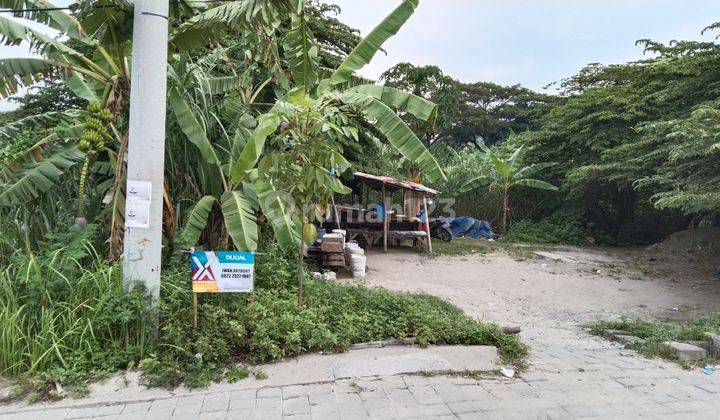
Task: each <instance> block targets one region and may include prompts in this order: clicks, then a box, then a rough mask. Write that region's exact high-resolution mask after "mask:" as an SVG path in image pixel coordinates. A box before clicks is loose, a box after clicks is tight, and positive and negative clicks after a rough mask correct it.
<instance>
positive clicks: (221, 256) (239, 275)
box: [190, 251, 255, 329]
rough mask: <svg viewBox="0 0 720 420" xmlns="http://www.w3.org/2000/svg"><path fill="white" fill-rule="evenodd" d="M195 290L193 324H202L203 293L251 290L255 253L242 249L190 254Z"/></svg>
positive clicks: (249, 291)
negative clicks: (199, 298)
mask: <svg viewBox="0 0 720 420" xmlns="http://www.w3.org/2000/svg"><path fill="white" fill-rule="evenodd" d="M190 272H191V275H192V291H193V327H194V328H195V329H197V326H198V309H197V308H198V294H199V293H251V292H252V290H253V281H254V272H255V254H253V253H252V252H242V251H218V252H214V251H193V252H191V253H190Z"/></svg>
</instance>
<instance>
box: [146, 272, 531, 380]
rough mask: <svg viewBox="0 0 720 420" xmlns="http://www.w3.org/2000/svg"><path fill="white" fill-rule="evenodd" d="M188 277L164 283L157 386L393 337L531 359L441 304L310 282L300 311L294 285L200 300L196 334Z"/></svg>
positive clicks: (154, 370) (512, 342)
mask: <svg viewBox="0 0 720 420" xmlns="http://www.w3.org/2000/svg"><path fill="white" fill-rule="evenodd" d="M267 264H272V265H273V266H274V268H275V275H279V276H281V277H284V276H285V275H286V274H287V275H288V280H289V279H292V278H294V274H291V273H292V270H291V266H290V265H289V263H287V264H288V265H287V266H284V265H283V263H280V262H279V260H273V261H269V262H267ZM258 270H259V271H260V272H263V271H265V270H266V268H263V267H258ZM186 271H187V270H184V269H178V270H176V271H175V272H174V273H168V274H167V275H166V277H165V278H164V284H163V295H162V300H161V320H163V321H162V324H161V342H160V343H159V347H160V348H161V349H162V352H159V353H158V354H157V355H156V357H154V358H152V359H149V360H147V361H145V362H143V365H142V367H143V377H144V379H145V381H146V383H147V384H148V385H151V386H167V387H174V386H176V385H179V384H180V383H185V384H186V386H189V387H198V386H204V385H207V384H208V383H209V382H210V381H215V380H220V379H222V378H223V372H224V371H225V370H226V369H227V368H228V366H229V365H231V364H233V363H237V362H247V363H256V362H265V361H270V360H277V359H281V358H285V357H289V356H294V355H298V354H302V353H305V352H311V351H312V352H315V351H322V352H328V353H329V352H341V351H345V350H347V348H348V347H349V346H350V345H351V344H354V343H360V342H367V341H378V340H388V339H392V338H396V339H402V338H413V339H414V341H415V343H416V344H417V345H419V346H427V345H429V344H466V345H470V344H486V345H495V346H497V347H498V348H499V349H500V351H501V354H502V355H503V356H505V357H507V358H508V359H519V358H521V357H523V356H524V354H525V350H524V348H523V347H522V346H521V345H520V342H519V341H518V339H517V337H516V336H512V335H507V334H503V333H502V332H501V331H500V330H499V328H498V327H497V326H496V325H492V324H484V323H481V322H478V321H477V320H475V319H472V318H470V317H468V316H466V315H465V314H464V313H463V312H462V311H461V310H460V309H458V308H456V307H454V306H452V305H450V304H449V303H447V302H445V301H443V300H441V299H438V298H436V297H432V296H428V295H424V294H411V293H401V292H392V291H389V290H386V289H382V288H368V287H365V286H362V285H347V284H338V283H334V282H327V281H322V280H313V279H307V280H306V283H305V289H304V290H305V293H304V298H303V300H304V304H303V305H298V304H297V296H296V289H295V287H294V285H293V284H289V285H288V286H287V287H277V288H270V289H264V288H259V289H257V290H256V291H255V292H254V296H253V297H252V300H251V299H250V297H249V296H238V295H227V296H226V295H201V296H200V307H199V313H200V325H199V328H198V330H197V331H194V330H193V329H192V311H191V304H190V302H191V299H192V294H191V292H190V290H189V287H188V285H187V283H188V279H187V272H186ZM178 343H181V345H178Z"/></svg>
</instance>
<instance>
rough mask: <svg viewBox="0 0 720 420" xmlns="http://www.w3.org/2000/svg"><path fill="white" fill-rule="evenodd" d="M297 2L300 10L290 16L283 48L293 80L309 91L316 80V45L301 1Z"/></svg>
mask: <svg viewBox="0 0 720 420" xmlns="http://www.w3.org/2000/svg"><path fill="white" fill-rule="evenodd" d="M298 3H299V4H300V10H299V11H297V13H296V14H294V15H293V17H292V26H291V28H290V31H288V33H287V34H286V35H285V38H284V40H283V49H284V53H285V60H286V61H287V66H288V68H289V69H290V73H291V74H292V78H293V81H294V82H295V84H296V85H297V86H305V90H306V91H307V92H311V91H312V90H313V89H315V85H316V84H317V80H318V72H319V70H318V69H319V66H318V45H317V41H316V40H315V36H314V35H313V33H312V31H311V30H310V27H309V25H308V21H307V17H306V16H305V10H304V7H302V4H303V3H302V2H298Z"/></svg>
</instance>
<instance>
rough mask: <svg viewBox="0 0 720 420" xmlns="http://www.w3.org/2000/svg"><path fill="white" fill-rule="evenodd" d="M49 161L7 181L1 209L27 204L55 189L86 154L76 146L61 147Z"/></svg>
mask: <svg viewBox="0 0 720 420" xmlns="http://www.w3.org/2000/svg"><path fill="white" fill-rule="evenodd" d="M52 151H53V152H54V153H53V154H52V155H51V156H50V157H48V158H47V159H44V160H41V161H40V162H36V163H35V164H33V165H31V166H30V167H28V168H24V169H23V170H21V171H20V172H18V173H17V174H15V177H14V178H12V179H8V180H5V182H4V185H2V188H1V189H2V190H3V191H2V192H1V193H0V207H2V206H10V205H15V204H21V203H27V202H29V201H32V200H34V199H36V198H37V197H39V196H40V195H41V194H42V193H44V192H45V191H47V190H49V189H51V188H53V187H55V186H56V185H57V183H58V182H60V178H61V176H62V175H63V174H64V173H65V172H66V171H67V170H68V169H69V168H71V167H72V166H74V165H75V164H77V163H78V162H81V161H83V160H84V159H85V154H84V153H82V152H81V151H80V150H78V149H77V147H75V146H74V145H72V146H65V147H59V148H55V149H53V150H52Z"/></svg>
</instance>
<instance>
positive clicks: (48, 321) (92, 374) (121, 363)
mask: <svg viewBox="0 0 720 420" xmlns="http://www.w3.org/2000/svg"><path fill="white" fill-rule="evenodd" d="M88 229H90V230H86V231H84V232H81V231H76V232H75V234H74V236H71V237H67V238H66V239H67V240H66V241H64V242H65V245H64V246H62V247H57V248H53V247H50V248H49V249H48V250H47V251H46V252H44V253H42V254H39V255H35V254H25V253H22V252H18V253H16V254H15V255H13V256H12V257H11V259H10V263H9V264H8V265H7V266H6V267H4V269H3V271H1V272H0V375H7V376H9V377H14V378H20V379H21V381H20V386H21V387H22V389H23V394H24V395H29V394H37V398H58V397H62V396H64V395H75V396H79V395H83V394H85V393H87V386H86V383H87V382H88V381H90V380H97V379H102V378H105V377H107V376H108V375H110V374H111V373H113V372H115V371H117V370H118V369H123V368H126V367H127V366H131V365H133V363H135V362H136V361H138V360H140V359H141V358H143V357H145V356H146V355H147V354H148V350H149V348H150V346H151V343H150V340H151V337H152V334H151V328H152V327H151V325H150V324H149V323H148V320H151V319H152V315H151V313H150V310H149V308H148V300H147V299H146V297H145V293H144V290H143V289H142V288H141V287H138V288H135V289H134V290H133V291H132V292H129V293H125V292H124V291H123V288H122V281H121V278H120V269H119V266H117V265H113V264H109V263H107V262H105V261H104V260H103V259H102V258H101V257H99V256H98V254H97V253H96V251H95V249H94V248H92V246H91V245H90V243H91V242H90V241H88V240H87V236H88V235H89V234H91V233H92V230H91V228H88ZM30 389H32V390H33V391H32V392H29V391H28V390H30ZM33 398H35V397H33Z"/></svg>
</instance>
